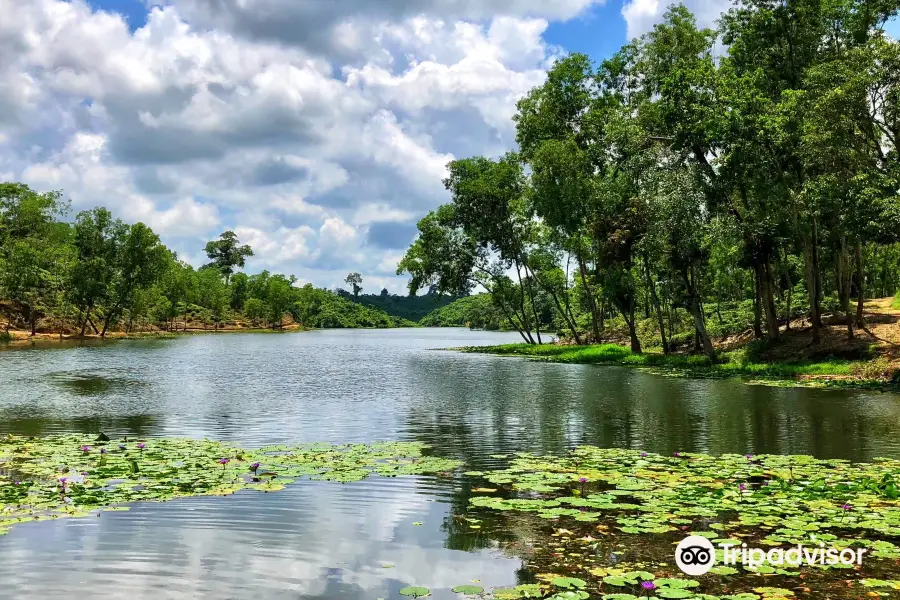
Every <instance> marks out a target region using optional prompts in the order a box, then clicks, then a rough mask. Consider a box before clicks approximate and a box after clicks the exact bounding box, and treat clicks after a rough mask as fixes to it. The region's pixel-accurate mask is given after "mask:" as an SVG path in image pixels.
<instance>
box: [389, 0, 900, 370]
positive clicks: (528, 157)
mask: <svg viewBox="0 0 900 600" xmlns="http://www.w3.org/2000/svg"><path fill="white" fill-rule="evenodd" d="M896 10H897V6H896V3H893V4H891V3H874V4H873V3H871V2H862V1H859V0H839V1H837V2H832V3H821V2H814V1H804V0H801V1H798V2H790V3H772V2H769V1H767V0H747V1H745V2H741V3H739V4H736V5H735V6H734V7H733V8H731V10H729V11H728V12H727V13H726V14H725V15H724V16H723V19H722V20H721V22H720V24H719V27H718V29H703V28H699V27H697V24H696V20H695V18H694V16H693V15H692V14H691V13H690V11H688V10H687V9H686V8H685V7H684V6H680V5H679V6H674V7H671V8H670V9H669V10H668V12H667V13H666V15H665V19H664V21H663V22H662V23H660V24H658V25H656V26H655V27H654V29H653V30H652V31H651V32H649V33H648V34H646V35H644V36H642V37H640V38H638V39H635V40H634V41H633V42H632V43H630V44H627V45H626V46H624V47H622V49H621V50H620V51H619V52H618V53H616V54H615V55H614V56H613V57H611V58H610V59H608V60H606V61H603V62H602V63H601V64H593V63H592V62H591V61H590V60H589V59H588V58H587V57H586V56H584V55H580V54H573V55H570V56H567V57H565V58H562V59H561V60H559V61H557V62H556V63H555V64H554V65H553V66H552V68H551V69H550V71H549V73H548V76H547V79H546V81H545V82H544V83H543V84H542V85H540V86H538V87H536V88H534V89H532V90H531V91H530V92H529V93H528V94H527V95H526V96H525V97H524V98H522V99H521V100H520V101H519V102H518V105H517V112H516V114H515V116H514V117H513V122H514V126H515V129H516V142H517V148H516V149H515V150H514V151H513V149H512V148H510V152H509V153H508V154H506V155H504V156H501V157H499V158H493V157H485V156H476V157H471V158H464V159H459V160H454V161H452V162H451V163H450V165H449V175H448V177H447V178H446V179H445V180H444V185H445V187H446V189H447V190H448V192H449V202H448V203H447V204H445V205H443V206H441V207H439V208H438V209H437V210H435V211H433V212H431V213H429V214H428V215H427V216H426V217H425V218H423V219H422V220H421V221H420V222H419V224H418V228H419V237H418V238H417V239H416V241H415V242H414V243H413V245H412V246H411V247H410V248H409V250H408V251H407V253H406V255H405V257H404V258H403V260H402V261H401V263H400V266H399V268H398V274H401V273H406V274H408V275H409V276H410V283H409V287H410V291H413V292H414V291H416V290H418V289H421V288H424V287H427V286H436V287H437V289H438V290H439V291H441V292H444V293H452V294H465V293H467V292H468V291H470V290H472V289H474V288H475V287H476V286H481V287H482V288H484V289H486V290H488V291H489V292H490V293H491V298H492V300H493V305H494V306H495V307H496V309H497V310H498V311H499V312H500V314H502V318H503V320H505V322H507V323H508V324H509V325H510V326H511V327H512V328H514V329H516V330H517V331H518V332H519V333H520V334H521V336H522V338H523V339H524V340H525V341H526V342H528V343H536V342H538V336H537V330H538V327H539V325H540V324H541V323H542V322H544V321H545V318H544V315H546V314H548V313H549V314H550V315H551V316H552V320H553V323H554V325H555V327H556V328H558V329H559V331H560V332H561V333H563V334H564V335H565V336H566V337H568V338H569V339H571V340H572V341H574V342H576V343H579V344H581V343H587V342H590V341H599V340H602V339H609V338H610V337H611V334H612V333H613V331H614V330H618V331H620V332H621V333H622V334H624V336H625V339H626V340H628V341H629V343H630V346H631V349H632V351H633V352H635V353H640V352H641V351H642V349H643V346H646V345H654V346H657V347H661V348H662V349H663V350H664V351H665V352H668V351H670V350H671V349H672V348H674V347H676V346H677V345H681V344H688V345H689V346H691V347H694V348H695V349H697V350H698V351H701V352H703V353H704V354H706V355H707V357H709V358H710V359H715V358H716V350H715V348H714V345H713V341H714V338H715V337H716V336H722V335H728V334H730V333H741V332H742V331H744V330H748V331H751V332H752V335H753V336H754V337H756V338H765V339H766V340H767V343H769V344H777V343H778V342H779V340H780V339H781V338H782V337H783V336H784V335H785V334H786V333H788V329H790V328H791V327H793V328H794V329H798V328H799V329H802V330H804V332H805V333H804V335H806V336H807V343H808V344H809V345H811V346H816V345H818V344H820V343H821V342H822V340H823V337H825V336H826V335H828V336H833V335H835V334H836V329H829V328H828V327H829V324H832V325H833V324H835V323H838V324H839V325H840V327H841V328H842V333H841V335H843V336H844V337H845V338H846V339H849V340H853V339H854V338H856V337H857V335H858V333H859V331H858V330H859V328H864V327H866V321H865V314H864V310H863V307H864V303H865V299H866V298H872V297H879V296H887V295H892V294H893V293H894V292H895V291H896V290H897V289H898V285H900V245H898V241H900V199H898V189H900V153H898V146H897V144H898V140H900V78H898V76H897V74H898V73H900V45H898V43H897V41H896V40H893V39H891V38H890V37H889V36H887V35H886V34H885V33H884V30H883V27H884V24H885V22H886V21H887V19H888V18H889V17H890V16H891V15H893V14H895V13H896ZM829 313H830V316H829ZM792 322H793V325H792ZM545 326H546V325H544V327H545ZM791 335H792V336H793V335H795V334H794V333H792V334H791ZM863 345H865V344H863Z"/></svg>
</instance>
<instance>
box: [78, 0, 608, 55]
mask: <svg viewBox="0 0 900 600" xmlns="http://www.w3.org/2000/svg"><path fill="white" fill-rule="evenodd" d="M372 1H373V2H377V1H378V0H372ZM548 1H551V0H548ZM89 4H90V5H91V6H93V7H95V8H98V9H101V10H106V11H110V12H116V13H119V14H121V15H124V16H125V17H126V19H127V21H128V25H129V26H130V27H131V29H132V30H134V29H137V28H138V27H141V26H143V25H144V23H145V22H146V17H147V9H146V4H145V2H144V0H90V1H89ZM544 39H546V40H547V42H548V43H550V44H553V45H556V46H561V47H563V48H565V49H566V50H568V51H570V52H583V53H584V54H587V55H588V56H591V57H592V58H594V59H595V60H598V61H599V60H603V59H604V58H606V57H608V56H610V55H611V54H613V53H614V52H615V51H616V50H618V49H619V48H620V47H621V46H622V44H624V43H625V21H624V19H623V18H622V3H621V2H607V3H606V4H602V5H599V6H594V7H591V8H589V9H588V10H586V11H585V13H584V14H582V15H580V16H578V17H576V18H574V19H570V20H568V21H565V22H558V21H557V22H552V23H550V26H549V27H548V28H547V31H546V32H545V34H544Z"/></svg>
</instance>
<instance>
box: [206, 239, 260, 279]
mask: <svg viewBox="0 0 900 600" xmlns="http://www.w3.org/2000/svg"><path fill="white" fill-rule="evenodd" d="M204 251H205V252H206V256H208V257H209V259H210V260H211V261H212V262H211V263H209V265H207V266H209V267H214V268H216V269H218V270H219V272H220V273H221V274H222V275H223V276H224V277H225V281H226V282H228V281H229V279H230V278H231V275H232V273H234V270H235V269H236V268H243V267H244V263H245V262H246V260H247V258H248V257H250V256H253V249H252V248H250V246H247V245H243V246H241V245H240V242H238V238H237V235H236V234H235V233H234V232H233V231H225V232H223V233H222V234H221V235H219V239H218V240H213V241H211V242H207V244H206V248H204Z"/></svg>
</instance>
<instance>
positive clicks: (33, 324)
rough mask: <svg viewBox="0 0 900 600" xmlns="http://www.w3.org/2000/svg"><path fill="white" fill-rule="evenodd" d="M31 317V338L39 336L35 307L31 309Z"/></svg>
mask: <svg viewBox="0 0 900 600" xmlns="http://www.w3.org/2000/svg"><path fill="white" fill-rule="evenodd" d="M29 316H30V321H31V337H34V336H35V335H37V311H36V310H34V307H33V306H31V307H29Z"/></svg>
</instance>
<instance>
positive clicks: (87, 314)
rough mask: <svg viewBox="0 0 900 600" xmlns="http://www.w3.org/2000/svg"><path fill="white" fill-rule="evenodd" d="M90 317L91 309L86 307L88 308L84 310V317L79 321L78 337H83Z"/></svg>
mask: <svg viewBox="0 0 900 600" xmlns="http://www.w3.org/2000/svg"><path fill="white" fill-rule="evenodd" d="M90 318H91V309H90V307H88V309H87V310H85V311H84V319H82V321H81V333H79V334H78V335H79V336H80V337H84V332H85V331H87V326H88V321H89V320H90Z"/></svg>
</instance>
